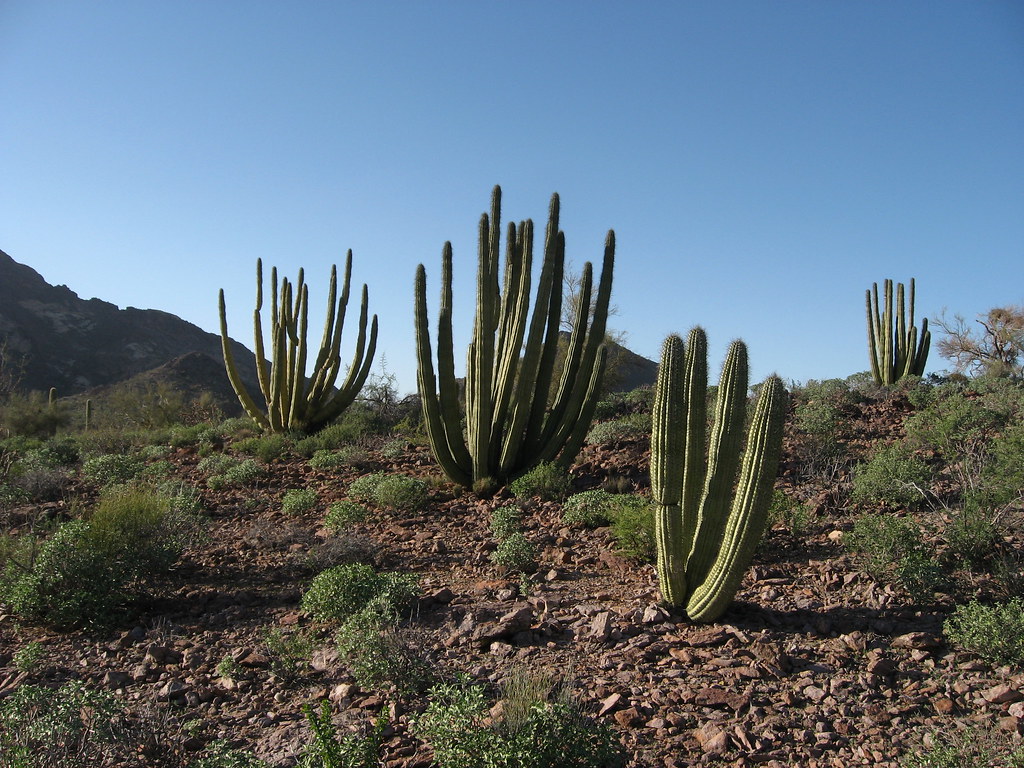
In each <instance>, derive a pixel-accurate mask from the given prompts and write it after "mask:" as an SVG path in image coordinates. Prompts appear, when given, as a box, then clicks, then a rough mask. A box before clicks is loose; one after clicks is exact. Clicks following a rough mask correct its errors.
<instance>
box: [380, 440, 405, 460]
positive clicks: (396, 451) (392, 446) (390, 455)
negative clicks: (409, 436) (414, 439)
mask: <svg viewBox="0 0 1024 768" xmlns="http://www.w3.org/2000/svg"><path fill="white" fill-rule="evenodd" d="M408 448H409V441H408V440H401V439H394V440H388V441H387V442H385V443H384V445H382V446H381V447H380V449H379V450H378V451H377V452H378V453H379V454H380V455H381V457H382V458H385V459H388V460H390V461H394V460H395V459H400V458H402V457H403V456H405V452H406V450H408Z"/></svg>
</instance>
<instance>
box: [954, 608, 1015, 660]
mask: <svg viewBox="0 0 1024 768" xmlns="http://www.w3.org/2000/svg"><path fill="white" fill-rule="evenodd" d="M944 631H945V634H946V636H947V637H948V638H949V639H950V641H951V642H954V643H956V644H957V645H959V646H960V647H961V648H963V649H964V650H967V651H970V652H971V653H976V654H977V655H978V656H981V657H982V658H983V659H986V660H988V661H990V662H992V663H994V664H1013V665H1015V666H1018V667H1024V600H1022V599H1021V598H1019V597H1017V598H1014V599H1012V600H1010V601H1008V602H1005V603H997V604H994V605H984V604H982V603H979V602H976V601H972V602H970V603H967V604H966V605H958V606H957V607H956V610H954V611H953V613H952V615H951V616H950V617H949V618H948V619H947V620H946V624H945V628H944Z"/></svg>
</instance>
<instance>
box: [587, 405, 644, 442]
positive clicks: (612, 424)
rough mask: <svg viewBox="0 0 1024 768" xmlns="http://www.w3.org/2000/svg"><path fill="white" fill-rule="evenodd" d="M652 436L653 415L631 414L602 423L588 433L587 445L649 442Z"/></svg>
mask: <svg viewBox="0 0 1024 768" xmlns="http://www.w3.org/2000/svg"><path fill="white" fill-rule="evenodd" d="M650 436H651V414H650V413H649V412H648V413H631V414H629V415H627V416H622V417H621V418H618V419H612V420H610V421H602V422H599V423H597V424H595V425H594V426H592V427H591V428H590V431H589V432H587V437H586V443H587V445H614V444H615V443H628V442H633V441H636V440H648V439H649V438H650Z"/></svg>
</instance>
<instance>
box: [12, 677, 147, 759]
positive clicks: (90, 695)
mask: <svg viewBox="0 0 1024 768" xmlns="http://www.w3.org/2000/svg"><path fill="white" fill-rule="evenodd" d="M127 738H128V736H127V729H126V727H125V723H124V717H123V713H122V711H121V708H120V707H119V706H118V704H117V702H116V700H115V699H114V697H113V696H112V695H110V694H109V693H106V692H105V691H95V690H92V689H90V688H87V687H86V686H85V684H84V683H82V682H80V681H77V680H74V681H70V682H67V683H65V684H64V685H62V686H61V687H60V688H59V689H57V690H53V689H50V688H43V687H40V686H35V685H22V686H19V687H18V688H16V689H15V690H14V691H13V692H12V693H11V694H10V696H8V697H7V698H6V699H4V700H3V701H2V702H0V765H4V766H12V767H14V768H86V766H93V765H100V764H110V763H103V758H104V757H108V758H109V757H110V755H111V750H112V749H113V748H115V746H116V745H117V744H118V743H120V742H126V741H127Z"/></svg>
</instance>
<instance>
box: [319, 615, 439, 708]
mask: <svg viewBox="0 0 1024 768" xmlns="http://www.w3.org/2000/svg"><path fill="white" fill-rule="evenodd" d="M335 642H336V644H337V648H338V655H339V656H340V657H341V658H342V659H344V660H345V662H346V663H347V665H348V668H349V671H350V672H351V673H352V676H353V677H354V678H355V680H356V682H357V683H358V684H359V686H360V687H361V688H366V689H370V690H385V689H389V688H394V689H395V690H396V691H397V692H398V693H400V694H410V693H417V692H420V691H423V690H425V689H426V688H427V687H428V686H429V685H430V682H431V678H432V671H431V667H430V665H429V664H428V662H427V660H426V659H425V658H424V657H423V656H422V655H421V654H420V653H419V652H418V651H417V649H415V648H414V647H412V645H410V643H409V642H408V641H407V639H406V633H405V632H404V631H403V628H402V627H400V626H399V625H398V616H397V614H396V613H395V612H394V608H393V607H392V606H391V605H389V604H387V603H386V602H382V601H380V600H379V599H376V600H372V601H371V602H370V603H369V604H368V605H367V606H366V607H365V608H363V609H362V610H361V611H359V612H358V613H355V614H353V615H352V616H350V617H349V618H348V619H347V620H346V621H345V623H344V624H342V626H341V628H340V629H339V630H338V632H337V634H336V635H335Z"/></svg>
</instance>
